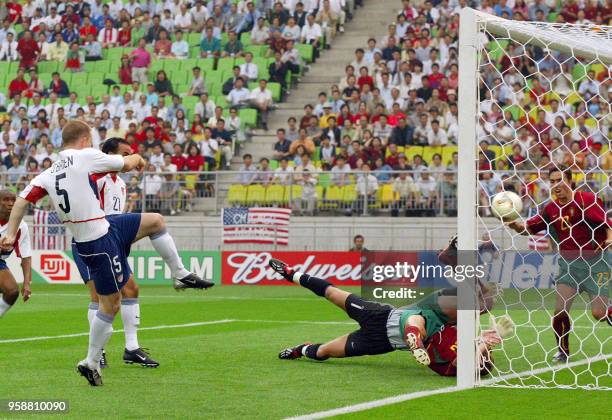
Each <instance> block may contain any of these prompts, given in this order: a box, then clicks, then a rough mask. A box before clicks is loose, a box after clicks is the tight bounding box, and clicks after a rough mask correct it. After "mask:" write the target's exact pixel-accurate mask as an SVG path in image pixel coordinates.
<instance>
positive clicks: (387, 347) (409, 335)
mask: <svg viewBox="0 0 612 420" xmlns="http://www.w3.org/2000/svg"><path fill="white" fill-rule="evenodd" d="M455 244H456V241H451V244H449V247H455V246H456V245H455ZM449 247H447V249H445V250H444V251H443V252H442V254H441V260H442V257H443V256H444V255H445V252H447V251H448V248H449ZM270 266H271V267H272V269H273V270H274V271H276V272H277V273H279V274H280V275H281V276H283V277H284V278H285V279H286V280H288V281H289V282H292V283H294V284H299V285H301V286H302V287H305V288H307V289H309V290H310V291H312V292H313V293H314V294H316V295H317V296H321V297H324V298H326V299H327V300H329V301H330V302H331V303H333V304H334V305H336V306H338V307H339V308H340V309H342V310H343V311H344V312H346V314H347V315H348V316H349V317H350V318H351V319H353V320H355V321H357V323H358V324H359V329H358V330H356V331H353V332H352V333H350V334H345V335H342V336H340V337H337V338H335V339H333V340H331V341H329V342H327V343H317V344H312V343H303V344H300V345H298V346H295V347H291V348H287V349H284V350H282V351H281V352H280V354H279V358H280V359H286V360H292V359H299V358H301V357H307V358H309V359H313V360H319V361H322V360H326V359H328V358H344V357H356V356H366V355H379V354H385V353H389V352H392V351H395V350H404V351H409V352H411V353H412V355H413V356H414V358H415V360H416V361H417V362H418V363H419V364H421V365H424V366H428V367H429V368H430V369H432V370H433V371H435V372H436V373H438V374H440V375H443V376H456V374H457V369H456V363H457V329H456V326H455V324H456V321H457V297H456V293H454V292H455V289H444V290H439V291H437V292H434V293H433V294H432V295H430V296H428V297H426V298H425V299H423V300H422V301H421V302H419V303H418V304H415V305H411V306H404V307H400V308H395V307H393V306H391V305H388V304H381V303H378V302H373V301H368V300H365V299H362V298H361V297H359V296H357V295H355V294H353V293H349V292H347V291H344V290H342V289H339V288H337V287H335V286H333V285H331V284H330V283H329V282H327V281H325V280H323V279H320V278H316V277H312V276H310V275H308V274H305V273H301V272H299V271H295V270H293V269H292V268H291V267H289V266H287V264H285V263H284V262H282V261H279V260H276V259H272V260H270ZM481 289H482V290H481V293H480V294H481V296H480V300H481V302H486V301H490V300H491V298H490V296H488V295H487V293H488V290H489V289H487V288H481ZM513 330H514V326H513V324H512V321H511V320H510V319H509V318H508V317H500V318H499V319H498V320H495V319H494V318H492V324H491V326H490V328H489V329H487V330H484V331H482V333H481V335H480V337H479V340H478V351H479V355H480V358H479V359H480V369H481V374H483V375H484V374H487V373H488V372H489V371H490V370H491V368H492V365H493V359H492V357H491V351H492V349H493V348H494V347H495V346H497V345H498V344H500V343H501V342H502V339H503V338H504V337H506V336H508V335H510V334H512V332H513Z"/></svg>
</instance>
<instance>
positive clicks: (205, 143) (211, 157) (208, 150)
mask: <svg viewBox="0 0 612 420" xmlns="http://www.w3.org/2000/svg"><path fill="white" fill-rule="evenodd" d="M211 134H212V133H211V130H210V128H208V127H206V128H204V131H203V137H202V140H200V144H199V146H200V151H201V153H202V156H203V157H204V162H206V164H207V165H208V170H211V171H212V170H215V169H216V168H217V161H216V159H215V157H216V155H217V151H218V150H219V143H218V142H217V140H216V139H214V138H212V137H211Z"/></svg>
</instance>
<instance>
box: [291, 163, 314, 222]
mask: <svg viewBox="0 0 612 420" xmlns="http://www.w3.org/2000/svg"><path fill="white" fill-rule="evenodd" d="M317 182H318V180H317V178H316V177H314V176H312V174H311V173H310V171H309V170H308V169H304V170H303V174H302V176H301V178H300V179H299V180H298V181H297V184H298V185H300V186H301V187H302V188H301V194H300V196H297V197H295V198H294V199H293V203H292V208H293V210H294V211H296V212H297V214H298V215H299V216H302V215H304V214H306V215H309V216H314V212H315V208H316V204H317V190H316V185H317Z"/></svg>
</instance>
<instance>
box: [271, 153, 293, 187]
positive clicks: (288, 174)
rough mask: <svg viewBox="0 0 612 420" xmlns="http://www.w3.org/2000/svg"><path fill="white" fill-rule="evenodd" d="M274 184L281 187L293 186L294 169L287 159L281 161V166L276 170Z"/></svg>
mask: <svg viewBox="0 0 612 420" xmlns="http://www.w3.org/2000/svg"><path fill="white" fill-rule="evenodd" d="M273 183H275V184H279V185H291V184H292V183H293V167H291V166H289V160H288V159H287V158H281V159H280V160H279V166H278V168H276V169H275V170H274V180H273Z"/></svg>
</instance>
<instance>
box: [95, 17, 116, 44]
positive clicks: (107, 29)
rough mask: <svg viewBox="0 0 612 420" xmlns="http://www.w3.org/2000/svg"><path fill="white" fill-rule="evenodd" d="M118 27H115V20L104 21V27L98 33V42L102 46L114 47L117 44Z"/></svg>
mask: <svg viewBox="0 0 612 420" xmlns="http://www.w3.org/2000/svg"><path fill="white" fill-rule="evenodd" d="M117 37H118V32H117V29H115V28H113V21H112V20H110V19H108V20H107V21H106V22H104V29H102V30H101V31H100V33H99V34H98V42H99V43H100V44H101V45H102V48H114V47H116V46H117Z"/></svg>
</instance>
